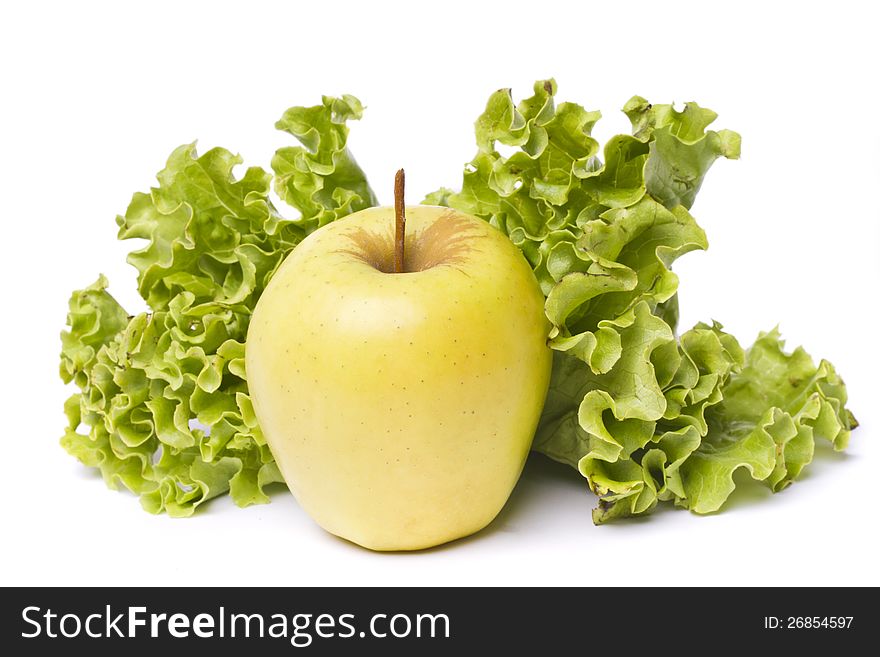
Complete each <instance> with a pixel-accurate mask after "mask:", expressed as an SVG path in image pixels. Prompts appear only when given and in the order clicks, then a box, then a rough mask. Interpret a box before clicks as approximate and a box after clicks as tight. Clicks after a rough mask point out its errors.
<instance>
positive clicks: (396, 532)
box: [246, 202, 551, 550]
mask: <svg viewBox="0 0 880 657" xmlns="http://www.w3.org/2000/svg"><path fill="white" fill-rule="evenodd" d="M401 205H402V202H401ZM394 227H395V215H394V209H393V208H384V207H383V208H371V209H368V210H363V211H361V212H357V213H355V214H352V215H350V216H349V217H346V218H344V219H342V220H340V221H337V222H334V223H332V224H329V225H327V226H325V227H323V228H321V229H319V230H317V231H316V232H314V233H313V234H312V235H310V236H309V237H308V238H307V239H305V240H304V241H303V242H302V243H301V244H300V245H299V246H297V248H296V249H295V250H294V251H293V253H292V254H291V255H290V256H288V258H287V259H286V260H285V261H284V263H283V264H282V265H281V267H280V268H279V270H278V272H277V273H276V274H275V276H274V277H273V278H272V280H271V282H270V284H269V285H268V287H267V288H266V291H265V292H264V293H263V295H262V297H261V298H260V300H259V303H258V304H257V307H256V310H255V312H254V316H253V319H252V322H251V325H250V329H249V332H248V337H247V359H246V365H247V377H248V385H249V387H250V391H251V395H252V398H253V402H254V408H255V411H256V414H257V419H258V420H259V422H260V426H261V427H262V430H263V432H264V434H265V436H266V440H267V441H268V443H269V447H270V448H271V450H272V453H273V455H274V456H275V459H276V460H277V462H278V466H279V467H280V469H281V472H282V474H283V475H284V478H285V480H286V481H287V484H288V486H289V487H290V490H291V491H292V492H293V494H294V495H295V496H296V499H297V500H298V501H299V503H300V505H301V506H302V508H303V509H305V510H306V511H307V512H308V513H309V514H310V515H311V516H312V517H313V518H314V519H315V520H316V521H317V522H318V524H320V525H321V526H322V527H323V528H324V529H326V530H327V531H329V532H331V533H333V534H336V535H337V536H341V537H343V538H346V539H348V540H350V541H353V542H355V543H358V544H360V545H363V546H365V547H368V548H371V549H374V550H416V549H420V548H426V547H430V546H433V545H438V544H440V543H444V542H446V541H451V540H453V539H456V538H460V537H462V536H467V535H468V534H472V533H473V532H476V531H478V530H480V529H482V528H483V527H485V526H486V525H487V524H489V523H490V522H491V521H492V519H493V518H494V517H495V516H496V515H497V514H498V512H499V511H500V510H501V507H502V506H503V505H504V503H505V502H506V500H507V498H508V497H509V495H510V492H511V491H512V490H513V487H514V485H515V484H516V481H517V479H518V478H519V475H520V473H521V471H522V467H523V464H524V462H525V459H526V456H527V454H528V451H529V447H530V445H531V442H532V438H533V435H534V432H535V428H536V426H537V423H538V418H539V416H540V414H541V409H542V406H543V404H544V398H545V395H546V393H547V386H548V383H549V378H550V366H551V352H550V350H549V348H548V347H547V344H546V338H547V333H548V329H549V326H548V322H547V320H546V318H545V316H544V311H543V308H544V297H543V295H542V294H541V291H540V289H539V287H538V283H537V281H536V280H535V277H534V275H533V273H532V270H531V268H530V267H529V265H528V263H527V262H526V260H525V259H524V258H523V256H522V254H521V253H520V252H519V250H518V249H517V248H516V247H515V246H514V245H513V244H512V243H511V242H510V241H509V240H508V239H507V238H506V237H505V236H504V235H502V234H501V233H500V232H499V231H498V230H496V229H495V228H493V227H492V226H490V225H489V224H487V223H485V222H483V221H480V220H479V219H476V218H474V217H471V216H469V215H466V214H462V213H460V212H457V211H455V210H451V209H449V208H441V207H430V206H415V207H407V208H406V238H405V247H406V250H405V256H404V260H403V263H404V267H403V272H401V273H394V271H393V268H394V249H395V247H394V244H395V230H394Z"/></svg>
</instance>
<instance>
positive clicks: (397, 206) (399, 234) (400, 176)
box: [394, 169, 406, 274]
mask: <svg viewBox="0 0 880 657" xmlns="http://www.w3.org/2000/svg"><path fill="white" fill-rule="evenodd" d="M405 185H406V176H405V175H404V173H403V169H400V170H399V171H398V172H397V173H396V174H395V175H394V273H395V274H401V273H403V247H404V243H405V242H406V208H405V206H404V205H403V191H404V187H405Z"/></svg>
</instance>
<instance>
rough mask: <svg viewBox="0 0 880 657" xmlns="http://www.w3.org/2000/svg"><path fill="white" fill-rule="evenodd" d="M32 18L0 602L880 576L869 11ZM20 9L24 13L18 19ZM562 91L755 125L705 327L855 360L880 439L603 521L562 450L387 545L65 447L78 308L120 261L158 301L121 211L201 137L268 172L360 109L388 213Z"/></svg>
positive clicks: (708, 194) (6, 192)
mask: <svg viewBox="0 0 880 657" xmlns="http://www.w3.org/2000/svg"><path fill="white" fill-rule="evenodd" d="M756 5H757V7H759V8H755V9H745V8H743V7H741V6H739V3H737V5H729V6H727V7H722V6H721V5H719V4H717V3H693V4H680V3H665V4H658V3H656V2H652V3H639V2H633V1H629V2H626V3H612V2H606V3H601V4H598V3H588V2H572V3H563V2H553V1H551V0H543V1H542V2H537V3H536V2H530V3H517V2H512V1H509V0H508V1H507V2H502V3H498V2H474V1H470V2H465V3H455V2H449V1H446V2H443V3H432V4H430V5H429V4H428V3H416V2H413V3H406V4H405V3H400V4H399V5H398V4H392V3H377V2H341V1H339V0H337V1H335V2H333V3H323V2H310V3H286V2H253V1H251V2H236V3H226V2H204V3H203V2H155V1H154V2H150V3H142V4H140V5H136V4H135V3H107V4H96V3H93V2H64V3H62V2H58V3H46V2H28V3H23V2H22V3H6V4H5V5H4V8H3V9H2V10H0V12H2V15H0V54H2V68H0V82H2V85H0V94H2V101H0V135H2V141H0V181H2V183H0V184H2V191H3V193H2V204H0V208H2V210H0V212H2V225H3V233H2V243H3V247H4V248H3V257H2V260H0V267H2V295H3V296H2V308H3V310H2V313H3V315H2V322H0V331H2V342H0V345H2V363H3V374H2V377H0V385H2V391H0V400H2V404H3V407H2V412H3V420H4V427H5V436H4V439H3V441H2V466H0V468H2V470H0V486H2V490H0V500H2V506H3V512H2V516H0V533H2V535H3V539H2V541H0V583H2V584H4V585H5V584H21V585H36V584H113V585H135V584H184V585H196V584H236V585H238V584H242V585H243V584H265V585H282V584H284V585H301V584H313V585H323V584H328V585H329V584H405V585H427V584H443V585H446V584H479V585H483V584H573V585H600V584H605V585H629V584H699V585H721V584H764V585H777V584H873V585H878V584H880V569H878V565H877V558H878V557H877V555H878V554H880V541H878V528H877V519H878V504H880V496H878V494H877V487H878V486H880V478H878V475H877V473H878V454H880V448H878V437H880V436H878V414H877V408H878V401H880V400H878V393H880V386H878V384H877V379H876V377H877V374H878V372H880V368H878V366H880V363H878V358H877V351H878V347H880V333H878V321H877V320H878V311H877V300H878V298H877V289H878V288H877V285H878V282H880V277H878V273H880V266H878V255H880V221H878V219H880V217H878V203H877V192H878V189H880V165H878V162H880V159H878V158H880V136H878V135H880V132H878V130H877V124H878V121H877V116H878V113H880V93H878V77H877V64H878V63H880V49H878V45H877V37H876V33H875V31H876V27H877V24H878V21H877V16H876V15H875V16H871V15H869V11H870V10H869V9H867V8H869V7H871V5H872V3H867V2H858V3H847V2H834V3H823V4H821V5H812V4H810V3H805V2H798V3H790V4H789V3H769V2H764V3H756ZM13 7H14V8H13ZM548 76H555V77H556V79H557V81H558V83H559V94H558V99H559V100H560V101H562V100H573V101H576V102H579V103H581V104H583V105H586V106H587V108H588V109H601V110H602V111H603V113H604V115H605V118H604V119H603V121H602V122H601V123H600V124H599V126H598V128H597V130H596V134H597V135H598V137H599V138H600V140H603V141H604V139H605V138H607V137H608V136H610V135H611V134H613V133H615V132H619V131H626V130H627V129H628V123H627V121H626V118H625V117H624V116H623V115H622V114H621V113H620V112H618V111H617V109H618V108H619V107H621V106H622V105H623V103H624V102H625V101H626V100H627V99H628V98H629V97H630V96H631V95H633V94H635V93H638V94H640V95H643V96H646V97H647V98H648V99H650V100H652V101H654V102H670V101H688V100H696V101H698V102H699V103H700V104H702V105H705V106H708V107H711V108H713V109H715V110H716V111H718V112H719V114H720V118H719V121H718V122H717V124H716V127H719V128H720V127H728V128H732V129H735V130H737V131H739V132H740V133H741V134H742V136H743V155H742V159H741V160H740V161H738V162H727V161H720V162H718V163H717V164H716V165H715V168H713V170H712V171H711V173H710V175H709V177H708V178H707V182H706V184H705V186H704V188H703V191H702V192H701V195H700V197H699V199H698V201H697V203H696V205H695V206H694V208H693V212H694V214H695V216H696V217H697V219H698V220H699V221H700V223H701V224H702V225H703V227H704V228H705V229H706V231H707V233H708V235H709V239H710V242H711V245H712V246H711V248H710V250H709V252H708V253H695V254H690V255H688V256H686V257H684V258H683V259H682V260H681V261H679V263H677V264H676V267H675V269H676V271H677V272H678V273H679V274H680V275H681V279H682V285H681V302H682V310H683V313H682V315H683V316H682V320H683V321H682V324H683V326H688V325H690V324H692V323H693V322H695V321H698V320H701V319H704V320H705V319H710V318H715V319H718V320H720V321H722V322H723V323H724V324H725V326H726V328H727V329H729V330H731V331H732V332H734V333H735V334H736V335H737V336H739V337H740V339H741V340H742V341H743V342H750V341H751V340H752V339H753V338H754V336H755V335H756V333H757V332H758V331H759V330H761V329H768V328H770V327H772V326H773V325H774V324H775V323H776V322H779V323H780V324H781V327H782V330H783V333H784V335H785V336H786V337H787V338H788V339H789V344H790V345H792V346H794V345H796V344H804V345H805V346H806V347H807V349H808V351H810V352H811V353H812V354H813V355H814V356H824V357H827V358H829V359H830V360H832V362H834V364H835V365H836V366H837V368H838V370H839V371H840V372H841V373H842V374H843V376H844V378H845V379H846V381H847V383H848V385H849V388H850V392H851V408H852V409H853V410H854V411H855V413H856V414H857V416H858V418H859V420H860V421H861V423H862V427H861V428H859V429H858V430H857V431H856V432H855V433H854V434H853V438H852V442H851V449H850V450H849V451H847V452H846V453H845V454H831V453H829V452H828V450H820V452H819V453H818V454H817V457H816V460H815V462H814V463H813V465H811V466H810V467H809V469H808V471H807V472H806V476H805V477H804V478H803V480H802V481H799V482H797V483H795V484H794V485H793V486H792V487H791V488H789V489H788V490H786V491H784V492H783V493H781V494H779V495H776V496H772V495H770V494H769V493H767V492H765V491H764V490H763V489H756V488H751V489H750V490H749V491H748V492H745V491H744V492H738V493H736V494H735V495H734V497H733V498H732V499H731V501H730V503H729V504H728V505H727V508H726V510H725V511H724V512H723V513H721V514H718V515H714V516H709V517H697V516H693V515H691V514H689V513H687V512H684V511H677V510H669V511H661V512H658V513H656V514H654V515H653V516H651V517H649V518H647V519H645V520H641V521H635V522H625V523H618V524H614V525H610V526H604V527H594V526H593V525H592V524H591V521H590V509H591V507H592V506H593V504H594V501H595V500H594V498H593V497H592V495H591V494H590V493H589V492H588V490H587V487H586V484H585V482H584V481H583V480H582V479H581V478H580V477H579V475H577V474H576V473H575V472H574V471H573V470H570V469H568V468H566V467H565V466H561V465H557V464H554V463H551V462H549V461H547V460H546V459H544V458H543V457H541V456H534V455H533V457H532V458H531V460H530V463H529V465H528V467H527V469H526V472H525V474H524V476H523V478H522V480H521V482H520V484H519V486H518V488H517V489H516V491H515V492H514V495H513V497H512V498H511V500H510V502H509V504H508V505H507V507H506V508H505V509H504V511H503V512H502V514H501V516H500V517H499V518H498V519H497V520H496V521H495V522H494V524H493V525H491V527H490V528H488V529H487V530H485V531H483V532H482V533H480V534H478V535H477V536H474V537H472V538H469V539H466V540H463V541H459V542H457V543H454V544H451V545H448V546H444V547H441V548H437V549H434V550H430V551H427V552H423V553H417V554H374V553H370V552H367V551H365V550H363V549H360V548H357V547H355V546H353V545H350V544H348V543H345V542H343V541H341V540H338V539H335V538H333V537H331V536H329V535H327V534H325V533H323V532H322V531H321V530H320V529H318V528H317V527H316V526H315V525H314V524H313V523H312V522H311V521H310V520H309V519H308V518H307V517H306V516H305V515H304V513H303V512H302V511H301V510H300V509H299V508H298V507H297V505H296V503H295V501H294V500H293V498H292V497H291V496H290V495H289V494H288V493H287V492H286V491H284V490H279V491H277V492H276V493H275V494H274V495H273V501H272V503H271V504H269V505H266V506H258V507H251V508H248V509H245V510H239V509H237V508H235V507H234V506H233V505H232V504H231V503H229V502H228V500H220V501H217V502H214V503H211V504H210V505H207V507H208V508H203V511H202V512H199V513H198V514H197V515H196V516H195V517H193V518H191V519H188V520H173V519H170V518H168V517H166V516H151V515H148V514H147V513H145V512H143V511H142V510H141V509H140V505H139V504H138V501H137V499H136V498H135V497H134V496H132V495H130V494H127V493H120V492H111V491H109V490H107V489H106V488H105V486H104V484H103V483H102V481H101V480H100V478H99V477H97V476H96V475H95V474H93V473H91V472H89V471H88V470H86V469H85V468H84V467H82V466H81V465H79V464H78V463H77V462H76V461H75V460H74V459H72V458H71V457H70V456H68V455H67V454H66V453H65V452H64V451H63V450H62V449H61V448H60V447H59V446H58V438H59V436H60V435H61V433H62V427H63V424H64V418H63V415H62V412H61V408H62V402H63V400H64V398H65V397H66V396H67V395H68V394H69V391H68V390H66V389H65V388H64V386H63V385H62V384H61V382H60V380H59V379H58V376H57V354H58V352H59V340H58V334H59V332H60V330H61V329H62V327H63V324H64V317H65V313H66V303H67V298H68V295H69V293H70V291H71V290H72V289H73V288H75V287H82V286H84V285H86V284H88V283H91V282H92V281H93V280H94V279H95V277H96V275H97V273H99V272H104V273H105V274H107V275H108V276H109V277H110V279H111V282H112V287H111V291H112V293H113V294H114V295H116V296H117V298H118V299H119V300H120V301H121V302H122V303H123V304H124V305H125V306H126V307H127V308H128V309H129V310H138V309H140V307H141V306H140V302H139V299H138V297H137V293H136V290H135V275H134V270H133V269H132V268H130V267H128V266H127V265H126V264H125V254H126V253H127V251H128V249H129V248H130V247H128V246H127V245H125V244H122V243H119V242H117V241H116V239H115V234H116V226H115V224H114V217H115V215H116V214H117V213H119V212H123V211H124V210H125V207H126V205H127V203H128V200H129V198H130V196H131V194H132V192H134V191H136V190H146V189H147V188H148V187H149V186H150V185H151V184H153V183H154V178H153V176H154V174H155V172H156V171H158V170H159V169H160V168H162V166H163V164H164V161H165V158H166V156H167V155H168V153H169V152H170V151H171V150H172V148H174V147H175V146H177V145H178V144H181V143H184V142H188V141H191V140H193V139H195V138H198V139H199V140H200V142H199V143H200V148H201V150H202V151H205V150H207V149H208V148H210V147H212V146H214V145H223V146H226V147H227V148H230V149H231V150H233V151H237V152H240V153H241V154H242V155H243V156H244V158H245V161H246V162H247V163H248V164H255V165H262V166H264V167H267V168H268V163H269V159H270V157H271V154H272V153H273V151H274V149H275V148H277V147H279V146H281V145H284V144H287V143H289V142H290V140H289V139H288V137H287V136H286V135H284V134H282V133H279V132H277V131H275V130H274V128H273V123H274V121H275V120H276V119H277V118H278V117H279V116H280V115H281V113H282V111H283V110H284V109H285V108H287V107H288V106H290V105H295V104H301V105H310V104H315V103H316V102H318V101H319V98H320V95H321V94H334V95H336V94H341V93H353V94H355V95H357V96H358V97H360V98H361V100H362V101H363V102H364V103H365V104H366V105H367V106H368V109H367V112H366V115H365V117H364V120H363V121H362V122H360V123H357V124H355V125H354V128H353V132H352V137H351V147H352V150H353V152H354V153H355V154H356V156H357V158H358V160H359V162H360V163H361V165H362V166H363V167H364V168H365V170H366V171H367V172H368V174H369V176H370V180H371V182H372V184H373V186H374V188H375V189H376V190H377V192H378V194H379V196H380V200H382V201H384V202H388V201H389V200H390V188H391V182H392V175H393V171H394V170H395V169H396V168H398V167H400V166H405V167H406V170H407V179H408V196H409V198H410V200H411V201H417V200H418V199H420V198H421V196H422V195H423V194H424V193H426V192H428V191H431V190H432V189H434V188H436V187H438V186H440V185H450V186H456V185H458V184H460V180H461V177H460V174H461V169H462V165H463V163H464V162H465V161H466V160H469V159H470V158H471V157H472V155H473V153H474V151H475V146H474V141H473V133H472V123H473V121H474V119H475V118H476V117H477V115H478V114H479V113H480V112H481V111H482V109H483V107H484V104H485V101H486V98H487V97H488V95H489V94H490V93H491V92H492V91H494V90H495V89H497V88H500V87H508V86H510V87H513V90H514V94H515V96H516V97H517V98H521V97H523V96H524V95H527V94H529V93H530V91H531V84H532V82H533V81H534V80H536V79H539V78H543V77H548Z"/></svg>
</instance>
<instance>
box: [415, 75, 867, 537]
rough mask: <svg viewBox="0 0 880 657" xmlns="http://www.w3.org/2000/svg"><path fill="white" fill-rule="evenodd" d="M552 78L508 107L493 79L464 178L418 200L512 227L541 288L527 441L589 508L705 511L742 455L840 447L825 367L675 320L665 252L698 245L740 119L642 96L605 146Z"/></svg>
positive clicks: (785, 469) (842, 397) (840, 417)
mask: <svg viewBox="0 0 880 657" xmlns="http://www.w3.org/2000/svg"><path fill="white" fill-rule="evenodd" d="M556 89H557V88H556V83H555V82H554V81H553V80H545V81H538V82H536V83H535V86H534V94H533V96H531V97H530V98H527V99H525V100H523V101H522V102H521V103H519V104H518V105H517V104H515V103H514V101H513V98H512V96H511V94H510V91H509V90H501V91H498V92H496V93H494V94H493V95H492V96H491V97H490V99H489V101H488V103H487V105H486V108H485V110H484V112H483V114H481V115H480V117H479V118H478V119H477V121H476V123H475V132H476V142H477V154H476V156H475V157H474V158H473V160H471V162H470V163H468V164H467V165H466V167H465V171H464V175H463V179H462V184H461V191H460V192H454V191H452V190H450V189H448V188H442V189H440V190H438V191H437V192H435V193H433V194H431V195H429V196H428V197H427V198H426V199H425V202H426V203H430V204H439V205H448V206H451V207H454V208H457V209H459V210H462V211H464V212H469V213H471V214H474V215H476V216H478V217H481V218H483V219H485V220H486V221H488V222H490V223H491V224H493V225H494V226H496V227H497V228H499V229H500V230H502V231H503V232H505V233H506V234H507V235H508V236H509V237H510V239H511V240H512V241H513V242H514V244H516V245H517V246H519V248H520V249H521V250H522V252H523V254H524V255H525V257H526V259H527V260H528V261H529V262H530V264H531V265H532V267H533V269H534V271H535V276H536V277H537V279H538V282H539V284H540V286H541V288H542V290H543V291H544V294H545V296H546V303H545V312H546V315H547V317H548V318H549V320H550V322H551V324H552V329H551V332H550V334H549V335H548V343H549V345H550V346H551V347H552V348H553V349H554V350H555V355H554V361H553V372H552V376H551V382H550V390H549V393H548V396H547V401H546V404H545V408H544V413H543V416H542V418H541V422H540V425H539V427H538V430H537V433H536V436H535V442H534V449H535V450H537V451H539V452H543V453H544V454H546V455H548V456H550V457H551V458H553V459H556V460H558V461H561V462H564V463H568V464H569V465H571V466H572V467H575V468H577V469H578V471H579V472H580V473H581V474H582V475H583V476H584V477H585V478H586V479H587V481H588V483H589V485H590V487H591V489H592V490H593V491H594V492H595V493H596V494H597V496H598V497H599V504H598V507H597V508H596V509H595V511H594V513H593V518H594V521H595V522H596V523H597V524H599V523H603V522H606V521H608V520H612V519H615V518H621V517H626V516H633V515H641V514H644V513H648V512H650V511H651V510H653V509H654V508H655V507H656V505H657V504H658V503H659V502H662V501H672V502H674V503H675V504H677V505H679V506H682V507H686V508H690V509H692V510H694V511H696V512H698V513H705V512H708V511H713V510H715V509H717V508H719V507H720V505H721V504H722V503H723V502H724V500H725V499H726V498H727V496H728V495H729V494H730V491H731V490H732V488H733V481H732V475H733V472H734V471H735V470H737V469H738V468H740V467H745V468H747V469H749V471H750V472H751V473H752V475H753V476H754V477H755V478H757V479H760V480H763V481H767V483H768V484H769V485H770V486H771V487H772V488H773V490H781V489H782V488H783V487H785V486H786V485H788V483H790V482H791V481H792V480H793V479H794V478H796V477H797V475H798V474H799V473H800V471H801V470H802V469H803V467H804V466H805V465H807V464H808V463H809V461H810V459H811V458H812V452H813V449H812V446H813V440H814V439H815V438H816V437H819V436H822V437H825V438H827V439H829V440H831V441H832V442H833V443H834V445H835V447H836V448H842V447H843V446H844V445H845V443H846V440H847V437H848V436H849V431H850V430H851V429H852V427H853V426H855V425H854V419H853V418H852V416H851V415H850V414H849V412H848V411H846V409H845V402H846V390H845V387H844V386H843V383H842V382H841V381H840V379H839V378H838V377H837V376H836V374H834V370H833V368H832V367H831V365H830V364H829V363H827V362H825V361H823V362H822V363H821V364H820V366H819V367H818V368H816V367H813V365H812V361H810V359H809V357H808V356H806V354H804V352H803V351H802V350H798V351H796V352H795V353H794V354H793V355H791V356H786V355H785V354H784V352H782V345H781V343H780V342H779V340H778V335H777V334H776V333H771V334H767V335H765V336H762V337H761V338H759V340H758V342H756V344H755V346H753V347H752V348H751V349H750V350H749V351H748V354H746V353H745V352H744V351H743V349H742V348H741V347H740V345H739V343H738V342H737V341H736V339H735V338H734V337H733V336H731V335H729V334H727V333H725V332H724V331H723V330H722V327H721V325H720V324H717V323H715V324H713V325H711V326H710V325H706V324H698V325H697V326H695V327H694V328H693V329H691V330H689V331H687V332H685V333H684V334H682V335H681V336H677V335H676V325H677V322H678V303H679V301H678V296H677V290H678V278H677V277H676V275H675V274H674V273H673V272H672V265H673V263H674V261H675V260H676V259H677V258H678V257H679V256H681V255H683V254H685V253H687V252H689V251H693V250H697V249H705V248H706V247H707V245H708V244H707V241H706V236H705V234H704V232H703V231H702V229H701V228H700V227H699V225H698V224H697V223H696V221H695V219H694V218H693V216H691V214H690V213H689V209H690V207H691V206H692V205H693V203H694V199H695V197H696V194H697V192H698V191H699V190H700V187H701V185H702V184H703V181H704V178H705V175H706V173H707V172H708V170H709V168H710V167H711V165H712V164H713V163H714V162H715V161H716V160H717V159H718V158H719V157H725V158H730V159H735V158H737V157H739V154H740V137H739V135H738V134H737V133H735V132H732V131H729V130H720V131H717V132H715V131H713V130H708V129H707V128H708V126H709V125H710V124H711V123H713V121H714V120H715V118H716V116H717V115H716V114H715V113H714V112H713V111H711V110H708V109H705V108H702V107H700V106H699V105H697V104H696V103H688V104H686V105H685V107H684V109H683V110H681V111H678V110H676V109H675V108H674V107H673V106H672V105H652V104H650V103H649V102H648V101H647V100H645V99H644V98H641V97H639V96H634V97H633V98H632V99H630V100H629V101H628V102H627V103H626V105H625V106H624V109H623V111H624V113H625V114H626V115H627V116H628V117H629V119H630V122H631V123H632V128H633V134H631V135H616V136H614V137H612V138H611V139H610V140H609V141H608V143H607V144H605V146H604V147H603V148H602V149H600V148H599V144H598V143H597V142H596V141H595V140H594V139H593V138H592V136H591V131H592V128H593V126H594V124H595V123H596V121H597V120H598V119H599V117H600V115H599V113H598V112H591V111H587V110H585V109H584V108H583V107H581V106H580V105H576V104H573V103H561V104H559V105H558V106H557V105H556V104H555V101H554V96H555V94H556ZM499 143H500V144H503V145H505V146H508V147H515V148H516V149H518V150H516V151H515V152H514V153H512V154H510V155H502V154H501V153H500V152H499V151H498V149H497V148H496V145H497V144H499ZM600 150H601V157H600ZM794 382H797V384H795V383H794ZM786 386H788V387H786Z"/></svg>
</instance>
